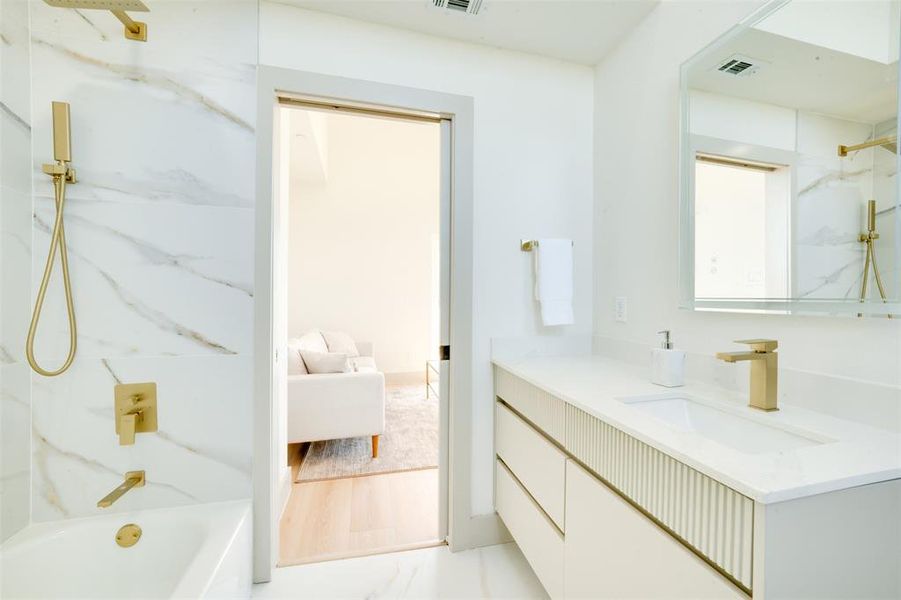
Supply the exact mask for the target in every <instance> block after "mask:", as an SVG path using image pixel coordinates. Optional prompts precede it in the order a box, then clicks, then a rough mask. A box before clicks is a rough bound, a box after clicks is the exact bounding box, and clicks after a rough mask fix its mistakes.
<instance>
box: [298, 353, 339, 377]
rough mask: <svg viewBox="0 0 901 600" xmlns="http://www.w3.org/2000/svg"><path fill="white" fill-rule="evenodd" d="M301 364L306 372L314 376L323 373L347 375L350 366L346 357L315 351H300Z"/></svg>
mask: <svg viewBox="0 0 901 600" xmlns="http://www.w3.org/2000/svg"><path fill="white" fill-rule="evenodd" d="M300 354H301V356H303V362H304V363H305V364H306V366H307V370H308V371H309V372H310V373H312V374H315V375H320V374H323V373H349V372H350V370H351V369H350V365H349V363H348V362H347V355H346V354H341V353H340V352H316V351H315V350H301V351H300Z"/></svg>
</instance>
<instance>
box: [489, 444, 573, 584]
mask: <svg viewBox="0 0 901 600" xmlns="http://www.w3.org/2000/svg"><path fill="white" fill-rule="evenodd" d="M496 473H497V474H496V482H497V489H496V492H495V507H496V508H497V514H498V515H500V517H501V519H502V520H503V521H504V524H505V525H506V526H507V529H509V530H510V534H511V535H512V536H513V539H514V540H515V541H516V544H517V545H518V546H519V549H520V550H521V551H522V553H523V555H524V556H525V557H526V560H528V561H529V564H530V565H531V566H532V570H533V571H535V575H537V576H538V579H539V581H541V584H542V585H543V586H544V589H545V591H547V593H548V595H549V596H550V597H551V598H562V597H563V535H562V534H561V533H560V532H559V531H558V530H557V528H556V527H554V524H553V523H552V522H551V520H550V519H548V517H547V515H545V514H544V512H542V511H541V509H540V508H538V505H537V504H536V503H535V501H534V500H533V499H532V498H531V496H529V494H528V493H527V492H526V490H525V489H524V488H523V487H522V485H520V483H519V482H518V481H516V479H515V478H514V477H513V475H512V474H511V473H510V471H509V470H508V469H507V467H506V466H504V463H503V462H501V461H500V460H497V461H496Z"/></svg>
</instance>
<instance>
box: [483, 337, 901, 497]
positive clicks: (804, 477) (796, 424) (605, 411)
mask: <svg viewBox="0 0 901 600" xmlns="http://www.w3.org/2000/svg"><path fill="white" fill-rule="evenodd" d="M494 363H495V364H496V365H497V366H499V367H501V368H504V369H506V370H508V371H510V372H511V373H513V374H514V375H516V376H518V377H521V378H522V379H524V380H526V381H528V382H529V383H531V384H533V385H535V386H537V387H539V388H541V389H543V390H545V391H546V392H548V393H550V394H552V395H553V396H556V397H558V398H560V399H562V400H564V401H566V402H568V403H570V404H572V405H574V406H577V407H579V408H580V409H582V410H584V411H586V412H588V413H590V414H592V415H594V416H596V417H598V418H600V419H602V420H603V421H605V422H607V423H609V424H610V425H612V426H613V427H616V428H617V429H620V430H621V431H624V432H625V433H627V434H629V435H631V436H633V437H635V438H637V439H639V440H641V441H643V442H645V443H646V444H648V445H650V446H652V447H654V448H656V449H658V450H660V451H661V452H664V453H666V454H668V455H670V456H672V457H673V458H675V459H676V460H679V461H681V462H683V463H685V464H687V465H689V466H691V467H693V468H695V469H697V470H698V471H700V472H702V473H704V474H705V475H707V476H709V477H712V478H713V479H716V480H717V481H719V482H721V483H723V484H725V485H727V486H729V487H731V488H733V489H735V490H737V491H738V492H740V493H742V494H744V495H746V496H748V497H750V498H752V499H754V500H756V501H759V502H762V503H772V502H781V501H784V500H790V499H793V498H801V497H805V496H811V495H814V494H820V493H824V492H829V491H834V490H839V489H845V488H849V487H853V486H857V485H865V484H868V483H874V482H879V481H886V480H889V479H896V478H899V477H901V434H898V433H894V432H890V431H886V430H881V429H876V428H873V427H869V426H866V425H862V424H859V423H854V422H851V421H847V420H843V419H838V418H835V417H832V416H829V415H826V414H824V413H818V412H814V411H811V410H807V409H803V408H798V407H795V406H786V405H783V406H782V407H781V410H779V411H778V412H774V413H767V414H765V415H763V417H765V421H766V422H768V423H773V424H775V425H776V426H778V427H782V428H785V429H788V430H793V429H794V430H800V431H804V432H808V433H812V434H814V435H816V436H818V437H819V438H821V439H826V440H835V441H832V442H829V443H822V444H817V445H812V446H806V447H802V448H793V449H788V450H783V451H775V452H770V453H758V454H746V453H742V452H739V451H737V450H734V449H732V448H728V447H726V446H724V445H722V444H718V443H716V442H713V441H711V440H709V439H706V438H704V437H702V436H700V435H698V434H697V433H693V432H685V431H680V430H678V429H677V428H674V427H670V426H667V424H666V423H664V422H661V421H660V420H658V419H655V418H654V417H653V416H650V415H648V414H646V413H644V412H642V411H638V410H635V409H634V408H633V407H631V406H629V405H628V404H625V403H623V402H621V401H620V400H619V399H621V398H626V397H634V396H639V395H644V394H660V393H663V392H668V391H669V392H671V391H673V390H669V389H667V388H661V387H659V386H656V385H653V384H651V383H650V382H649V380H648V378H647V373H646V369H643V368H640V367H638V366H636V365H633V364H630V363H625V362H620V361H615V360H611V359H609V358H604V357H601V356H595V355H581V356H578V355H577V356H564V357H552V358H527V359H522V360H511V361H505V360H500V359H497V358H496V359H495V360H494ZM675 391H677V392H678V393H683V394H688V395H690V396H694V397H697V398H701V399H705V400H708V401H712V402H723V403H726V405H727V406H729V407H730V410H732V411H736V410H737V411H738V412H739V413H741V412H742V411H747V412H748V414H749V416H751V417H753V418H761V415H760V413H757V412H755V411H753V409H751V408H748V407H746V406H743V405H744V404H745V403H746V402H747V397H746V396H745V395H741V394H736V393H735V392H730V391H727V390H724V389H722V388H718V387H714V386H710V385H707V384H703V383H699V382H689V383H688V384H687V385H686V386H684V387H682V388H678V389H677V390H675ZM848 401H853V399H852V398H849V399H848Z"/></svg>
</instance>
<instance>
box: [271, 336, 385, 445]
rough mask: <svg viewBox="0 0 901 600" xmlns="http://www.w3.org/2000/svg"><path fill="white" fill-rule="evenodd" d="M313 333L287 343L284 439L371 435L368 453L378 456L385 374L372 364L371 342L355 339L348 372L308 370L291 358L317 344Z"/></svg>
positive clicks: (315, 349) (298, 357) (320, 346)
mask: <svg viewBox="0 0 901 600" xmlns="http://www.w3.org/2000/svg"><path fill="white" fill-rule="evenodd" d="M314 333H317V334H318V332H310V333H308V334H306V335H304V336H303V337H301V338H296V339H292V340H291V341H290V342H289V347H288V356H289V375H288V442H289V443H298V442H315V441H320V440H333V439H341V438H350V437H362V436H371V438H372V456H373V458H376V457H378V448H379V436H380V435H381V434H382V433H384V431H385V376H384V375H383V374H382V373H380V372H379V371H378V368H377V367H376V365H375V359H374V357H373V350H372V344H370V343H357V344H356V347H357V350H358V351H359V354H360V355H359V356H358V357H352V356H351V357H349V358H348V363H349V367H348V369H349V372H343V373H321V374H313V373H308V372H307V369H306V366H305V365H304V364H303V363H302V362H301V364H299V365H298V364H297V361H298V360H299V359H300V360H301V361H302V357H301V356H300V354H299V352H300V350H302V349H312V350H314V351H321V350H322V349H323V346H324V344H325V341H324V338H321V337H320V338H319V339H317V338H316V337H315V335H313V334H314ZM320 339H321V340H322V345H320V344H319V340H320ZM292 364H293V365H294V366H293V368H292Z"/></svg>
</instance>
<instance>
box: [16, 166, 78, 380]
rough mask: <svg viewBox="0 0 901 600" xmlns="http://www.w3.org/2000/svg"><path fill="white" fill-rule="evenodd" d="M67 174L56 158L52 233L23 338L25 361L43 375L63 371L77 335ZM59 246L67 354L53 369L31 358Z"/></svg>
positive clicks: (68, 365) (64, 167) (71, 357)
mask: <svg viewBox="0 0 901 600" xmlns="http://www.w3.org/2000/svg"><path fill="white" fill-rule="evenodd" d="M68 174H69V169H68V166H67V165H66V164H65V163H64V162H63V161H60V162H59V166H58V168H57V169H56V170H55V171H54V173H53V191H54V196H55V201H56V218H55V219H54V221H53V233H52V235H51V236H50V250H49V251H48V252H47V264H46V265H44V276H43V277H42V278H41V287H40V288H39V289H38V295H37V298H36V299H35V302H34V313H32V315H31V325H30V326H29V327H28V339H27V341H26V342H25V355H26V356H27V357H28V364H29V365H31V368H32V369H34V370H35V372H37V373H39V374H41V375H43V376H45V377H54V376H56V375H59V374H61V373H64V372H65V371H66V370H67V369H68V368H69V367H70V366H72V361H73V360H75V348H76V346H77V341H78V335H77V333H76V329H75V306H74V304H73V302H72V283H71V281H70V280H69V255H68V253H67V252H66V231H65V228H64V227H63V208H64V207H65V205H66V177H67V176H68ZM57 248H58V249H59V256H60V265H61V267H62V272H63V287H64V289H65V294H66V312H68V313H69V354H68V355H67V356H66V361H65V362H64V363H63V364H62V366H61V367H60V368H58V369H57V370H55V371H48V370H47V369H44V368H43V367H41V366H40V365H39V364H38V363H37V361H36V360H35V358H34V335H35V333H37V329H38V321H39V320H40V319H41V310H42V309H43V307H44V297H45V296H46V295H47V285H48V284H49V283H50V275H51V273H52V272H53V261H54V259H55V258H56V251H57Z"/></svg>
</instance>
